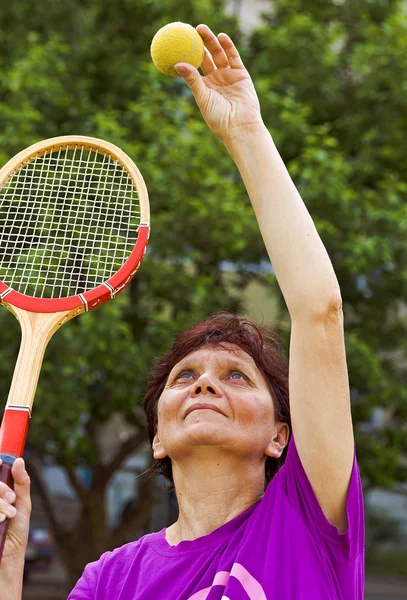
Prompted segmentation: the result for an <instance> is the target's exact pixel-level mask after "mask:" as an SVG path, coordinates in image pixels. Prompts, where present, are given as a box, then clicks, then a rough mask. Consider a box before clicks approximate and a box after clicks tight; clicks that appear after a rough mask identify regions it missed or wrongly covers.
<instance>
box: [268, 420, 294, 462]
mask: <svg viewBox="0 0 407 600" xmlns="http://www.w3.org/2000/svg"><path fill="white" fill-rule="evenodd" d="M289 437H290V429H289V427H288V425H287V423H276V430H275V432H274V433H273V437H272V438H271V440H270V442H269V443H268V444H267V448H266V449H265V450H264V454H266V455H267V456H270V457H271V458H280V456H281V455H282V453H283V450H284V448H285V447H286V446H287V444H288V439H289Z"/></svg>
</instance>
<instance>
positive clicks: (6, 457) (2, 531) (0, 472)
mask: <svg viewBox="0 0 407 600" xmlns="http://www.w3.org/2000/svg"><path fill="white" fill-rule="evenodd" d="M0 458H1V459H2V461H3V462H2V464H1V467H0V481H2V482H3V483H5V484H6V485H8V487H10V488H11V489H14V480H13V476H12V474H11V468H12V466H13V463H14V461H15V460H16V458H17V457H16V456H13V455H12V454H0ZM9 522H10V521H9V519H5V520H4V521H2V522H1V523H0V561H1V557H2V556H3V550H4V544H5V542H6V536H7V530H8V525H9Z"/></svg>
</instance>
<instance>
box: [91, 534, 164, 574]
mask: <svg viewBox="0 0 407 600" xmlns="http://www.w3.org/2000/svg"><path fill="white" fill-rule="evenodd" d="M157 535H158V533H148V534H146V535H143V536H142V537H141V538H139V539H138V540H135V541H133V542H128V543H127V544H123V546H119V547H118V548H115V549H114V550H110V551H107V552H105V553H104V554H102V556H101V557H100V558H99V559H98V560H96V561H95V562H93V563H89V564H88V565H87V568H88V569H89V568H90V569H92V570H93V569H95V570H96V571H99V572H100V571H101V570H105V569H108V568H114V569H120V568H123V569H126V568H128V566H129V565H130V564H131V563H132V562H133V561H134V560H135V558H136V557H137V555H139V553H140V552H143V551H144V549H145V548H147V547H148V546H149V545H150V544H151V543H152V542H153V540H154V539H155V537H156V536H157Z"/></svg>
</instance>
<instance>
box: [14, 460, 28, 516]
mask: <svg viewBox="0 0 407 600" xmlns="http://www.w3.org/2000/svg"><path fill="white" fill-rule="evenodd" d="M11 474H12V476H13V479H14V491H15V494H16V508H17V510H18V511H22V512H24V513H26V514H30V512H31V498H30V486H31V481H30V477H29V475H28V473H27V471H26V470H25V463H24V460H23V459H22V458H17V459H16V460H15V461H14V464H13V468H12V469H11Z"/></svg>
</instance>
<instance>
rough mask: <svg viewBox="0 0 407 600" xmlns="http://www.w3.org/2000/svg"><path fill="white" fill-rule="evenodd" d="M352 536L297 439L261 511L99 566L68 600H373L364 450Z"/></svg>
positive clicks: (350, 505) (158, 540) (354, 489)
mask: <svg viewBox="0 0 407 600" xmlns="http://www.w3.org/2000/svg"><path fill="white" fill-rule="evenodd" d="M346 510H347V516H348V524H349V527H348V530H347V531H346V532H345V533H343V534H340V533H338V530H337V529H336V527H334V526H333V525H331V524H330V523H329V522H328V521H327V519H326V517H325V515H324V513H323V512H322V510H321V508H320V506H319V504H318V501H317V499H316V496H315V494H314V492H313V490H312V487H311V485H310V483H309V481H308V478H307V476H306V474H305V471H304V469H303V467H302V464H301V461H300V458H299V455H298V452H297V449H296V447H295V443H294V439H293V438H291V440H290V442H289V447H288V453H287V458H286V462H285V463H284V465H283V466H282V467H281V469H280V470H279V471H278V473H277V475H276V476H275V477H274V479H273V480H272V481H271V482H270V483H269V485H268V487H267V489H266V492H265V494H264V496H263V498H262V499H261V500H260V501H259V502H257V503H256V504H255V505H254V506H252V507H250V508H249V509H247V510H246V511H245V512H243V513H242V514H240V515H239V516H237V517H235V518H234V519H232V520H231V521H229V522H228V523H225V524H224V525H222V526H221V527H219V528H218V529H216V530H215V531H212V532H211V533H209V534H208V535H205V536H203V537H200V538H198V539H195V540H192V541H184V542H181V543H179V544H178V545H177V546H170V545H169V544H168V543H167V542H166V540H165V530H164V529H163V530H162V531H159V532H158V533H151V534H149V535H145V536H143V537H142V538H140V539H139V540H138V541H136V542H131V543H129V544H126V545H124V546H122V547H121V548H118V549H116V550H114V551H113V552H106V553H105V554H103V555H102V557H101V558H100V559H99V560H98V561H97V562H94V563H90V564H89V565H87V567H86V568H85V571H84V573H83V575H82V577H81V579H80V580H79V581H78V583H77V585H76V586H75V588H74V590H72V592H71V594H70V596H69V598H68V600H91V599H92V600H310V599H312V600H363V587H364V511H363V496H362V486H361V481H360V474H359V469H358V465H357V462H356V452H355V458H354V463H353V470H352V476H351V481H350V486H349V492H348V498H347V505H346Z"/></svg>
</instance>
